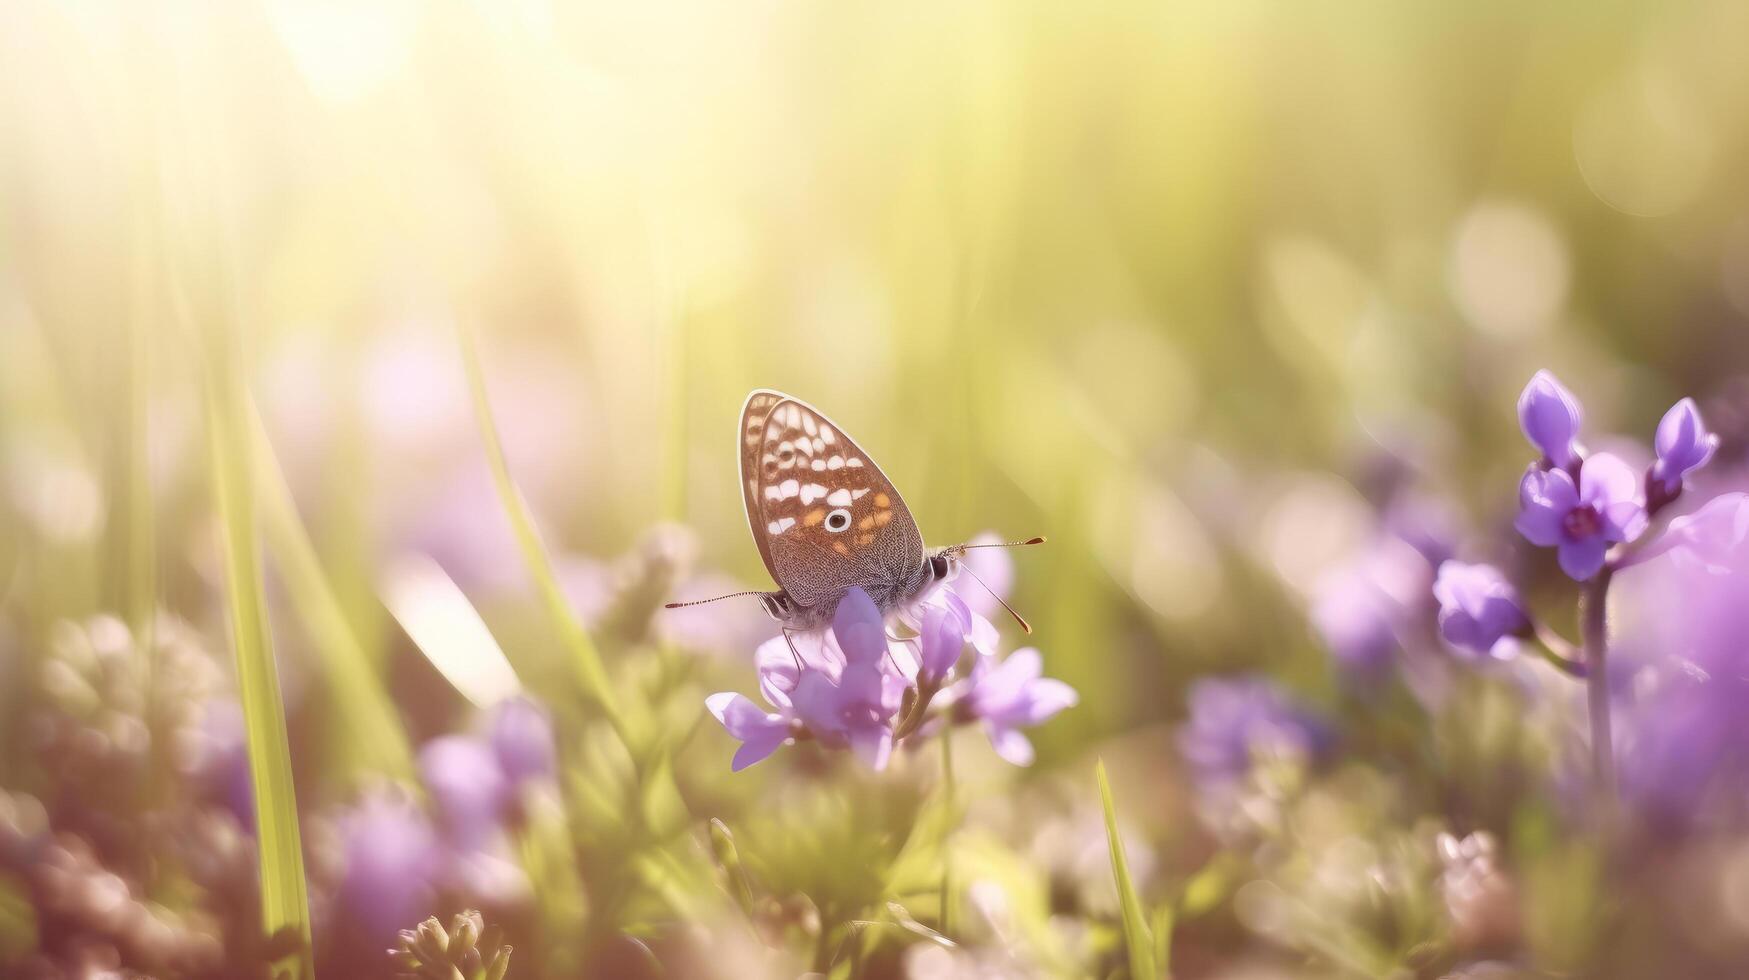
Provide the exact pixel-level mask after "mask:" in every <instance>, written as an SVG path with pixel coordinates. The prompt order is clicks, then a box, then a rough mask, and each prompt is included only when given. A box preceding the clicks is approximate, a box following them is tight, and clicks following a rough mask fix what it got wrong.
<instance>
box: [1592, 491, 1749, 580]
mask: <svg viewBox="0 0 1749 980" xmlns="http://www.w3.org/2000/svg"><path fill="white" fill-rule="evenodd" d="M1746 546H1749V493H1744V492H1743V491H1741V490H1737V491H1733V492H1731V493H1722V494H1719V495H1718V496H1717V497H1714V498H1713V499H1711V500H1709V501H1707V502H1706V503H1705V504H1703V505H1702V506H1701V508H1700V509H1699V510H1697V511H1695V512H1694V513H1692V514H1684V515H1683V516H1681V517H1678V518H1676V519H1675V520H1673V521H1671V522H1670V526H1669V527H1668V528H1665V529H1664V533H1663V534H1660V535H1658V537H1657V539H1656V540H1655V541H1653V542H1652V543H1651V546H1650V547H1648V548H1645V549H1643V550H1641V551H1640V552H1639V553H1638V554H1635V555H1630V556H1628V560H1627V561H1625V562H1624V563H1623V564H1624V566H1631V565H1638V564H1640V563H1641V562H1645V561H1650V560H1651V559H1653V558H1657V557H1658V556H1659V555H1663V554H1667V553H1668V554H1669V555H1670V556H1671V558H1672V559H1673V560H1674V561H1675V562H1676V563H1677V564H1679V565H1684V566H1693V567H1698V568H1701V569H1703V570H1705V571H1707V572H1709V573H1711V574H1714V575H1723V574H1727V573H1729V572H1730V571H1731V569H1732V568H1733V567H1734V566H1735V563H1736V562H1738V561H1740V560H1741V559H1742V556H1743V555H1744V554H1745V553H1749V552H1746V551H1745V550H1744V549H1745V547H1746Z"/></svg>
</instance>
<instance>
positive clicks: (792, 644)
mask: <svg viewBox="0 0 1749 980" xmlns="http://www.w3.org/2000/svg"><path fill="white" fill-rule="evenodd" d="M779 628H780V629H782V630H783V642H785V643H788V644H789V654H790V656H792V657H794V658H796V670H797V671H800V670H801V669H802V654H801V651H799V650H797V649H796V641H795V640H792V639H790V634H791V633H793V632H795V631H794V630H792V629H790V628H789V627H788V626H783V627H779Z"/></svg>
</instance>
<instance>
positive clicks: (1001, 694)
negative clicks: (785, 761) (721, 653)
mask: <svg viewBox="0 0 1749 980" xmlns="http://www.w3.org/2000/svg"><path fill="white" fill-rule="evenodd" d="M895 618H896V619H898V620H900V622H901V623H902V624H903V625H905V626H907V627H909V628H910V629H911V630H912V631H913V632H914V635H912V636H910V637H908V638H905V639H895V638H894V637H892V636H891V635H890V634H889V632H888V625H887V622H886V621H885V619H884V618H883V617H882V615H881V613H880V611H879V609H877V608H876V606H875V604H874V601H873V600H872V599H870V598H869V596H868V594H867V593H866V592H864V591H863V590H862V589H860V588H852V589H850V591H849V592H847V593H846V594H845V596H844V598H843V599H841V600H840V601H839V603H838V609H837V611H836V612H835V613H834V614H833V617H832V625H831V627H830V628H829V629H826V630H821V631H818V632H812V633H797V634H792V636H791V637H789V638H785V637H782V636H779V637H775V638H773V639H771V640H768V641H766V642H765V643H764V644H762V645H760V647H759V649H758V651H757V653H756V654H755V662H756V665H757V668H758V671H759V690H760V693H761V694H762V695H763V696H764V699H765V702H766V703H767V704H768V705H770V710H767V709H766V708H762V707H760V706H759V705H758V704H756V703H755V702H754V701H753V700H752V699H750V698H747V697H744V696H742V695H740V694H736V693H734V692H723V693H719V694H713V695H711V696H710V697H708V698H706V699H705V706H706V707H707V708H708V709H709V710H710V713H711V714H712V715H713V716H714V717H715V718H716V719H717V721H719V722H721V723H722V726H723V728H724V729H726V730H727V731H728V733H729V734H730V735H731V736H732V737H734V738H735V739H737V740H739V741H740V742H741V747H740V748H739V749H738V750H736V752H735V756H734V759H733V761H732V762H731V764H730V765H731V768H732V769H734V770H735V771H737V772H739V771H740V770H742V769H745V768H747V767H748V766H751V765H753V764H754V763H756V762H760V761H762V760H764V759H765V758H767V757H769V756H770V755H771V754H772V753H773V752H776V751H777V749H778V748H779V747H780V746H783V745H785V744H788V743H791V742H795V741H803V740H812V741H816V742H818V743H820V744H821V745H823V746H825V747H827V748H832V749H847V750H849V751H850V752H852V753H853V754H854V755H856V757H857V758H859V759H861V760H862V761H863V762H864V763H866V764H867V765H869V766H870V767H872V768H874V769H884V768H885V767H886V766H887V763H888V762H889V761H890V760H891V758H892V754H893V749H894V747H895V746H896V745H898V744H899V743H901V742H903V741H904V740H905V739H906V738H907V737H909V736H911V735H913V734H928V733H932V732H934V731H936V730H938V729H940V728H941V727H943V726H944V725H949V724H970V723H973V722H977V723H979V724H981V725H982V726H983V727H984V730H985V732H986V733H987V734H988V735H989V737H990V742H991V744H992V745H993V746H994V747H995V749H996V752H997V754H999V755H1000V756H1002V758H1004V759H1006V760H1008V761H1009V762H1012V763H1014V764H1015V765H1022V766H1024V765H1027V764H1029V763H1031V762H1032V759H1033V750H1032V743H1031V742H1030V741H1028V739H1027V738H1026V736H1025V735H1024V734H1022V733H1021V731H1020V730H1021V729H1022V728H1029V727H1032V726H1034V725H1038V724H1042V723H1043V722H1045V721H1046V720H1048V719H1049V718H1051V717H1052V716H1054V715H1055V714H1056V713H1057V712H1059V711H1061V710H1063V709H1064V708H1067V707H1069V706H1071V705H1073V704H1074V703H1075V701H1076V696H1075V692H1074V690H1073V689H1072V688H1070V687H1069V686H1068V685H1067V684H1064V683H1063V682H1062V681H1058V680H1054V679H1051V678H1047V677H1044V676H1042V660H1041V658H1040V655H1039V652H1038V651H1037V650H1034V649H1031V648H1026V649H1022V650H1016V651H1015V652H1013V653H1011V654H1009V655H1008V656H1007V657H1005V658H1004V657H1002V656H1000V655H999V653H998V649H997V647H998V642H999V638H998V634H997V630H996V628H995V626H993V625H992V624H991V623H990V622H989V620H987V619H985V618H984V617H983V615H981V614H980V613H978V612H975V611H973V609H972V607H971V606H970V605H969V604H968V603H967V602H966V600H965V599H964V598H963V597H962V596H961V595H960V594H959V593H958V592H956V591H955V590H954V588H953V586H952V584H951V583H950V584H948V585H946V586H943V587H940V588H937V589H935V590H934V591H932V592H931V593H930V594H929V595H927V596H925V597H924V598H923V599H922V600H920V601H919V602H918V603H916V604H915V605H914V606H913V607H912V608H910V609H908V610H905V611H904V612H902V613H900V614H899V615H898V616H896V617H895ZM792 642H793V644H794V646H793V648H792V646H791V644H792ZM968 647H969V648H970V651H971V653H970V656H971V666H970V669H969V670H968V671H967V672H966V673H965V674H964V675H963V676H962V675H961V674H960V673H959V665H960V662H961V660H962V659H964V658H965V657H966V655H967V648H968Z"/></svg>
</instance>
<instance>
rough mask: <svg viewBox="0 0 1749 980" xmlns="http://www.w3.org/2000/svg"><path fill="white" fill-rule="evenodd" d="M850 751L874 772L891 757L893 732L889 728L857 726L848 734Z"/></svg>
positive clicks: (878, 770) (884, 765)
mask: <svg viewBox="0 0 1749 980" xmlns="http://www.w3.org/2000/svg"><path fill="white" fill-rule="evenodd" d="M850 751H852V752H854V753H855V754H856V757H857V758H858V759H861V760H862V761H863V763H864V764H866V765H867V766H868V767H869V768H870V769H873V770H874V771H876V772H880V771H881V770H883V769H885V768H886V767H887V761H888V760H889V759H891V758H892V757H893V732H892V729H889V728H858V729H857V730H855V731H853V732H852V733H851V734H850Z"/></svg>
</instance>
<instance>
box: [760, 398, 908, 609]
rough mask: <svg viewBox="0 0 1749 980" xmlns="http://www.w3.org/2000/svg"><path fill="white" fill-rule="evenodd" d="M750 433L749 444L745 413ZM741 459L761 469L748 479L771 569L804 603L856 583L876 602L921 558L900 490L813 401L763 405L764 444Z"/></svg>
mask: <svg viewBox="0 0 1749 980" xmlns="http://www.w3.org/2000/svg"><path fill="white" fill-rule="evenodd" d="M773 394H776V393H775V392H755V393H754V397H755V398H757V397H758V396H761V395H773ZM748 404H749V407H751V406H752V405H753V404H754V399H753V398H750V399H749V400H748ZM742 433H743V439H744V442H743V446H747V445H749V442H750V440H751V436H752V430H751V428H750V427H749V426H748V424H747V413H746V412H743V428H742ZM742 459H743V466H744V467H746V469H744V470H743V473H744V474H754V475H752V476H744V479H743V487H744V488H745V489H746V490H747V492H748V494H749V497H748V515H749V517H752V515H753V514H754V513H755V510H754V508H755V507H757V508H758V509H757V514H758V519H757V520H756V521H755V522H754V526H753V537H754V538H755V539H758V540H759V541H760V544H759V550H760V554H761V555H763V556H765V565H766V567H767V568H768V569H770V570H771V575H772V577H773V578H774V579H776V580H777V584H778V585H781V586H782V587H783V589H784V591H786V592H788V593H789V594H790V597H791V598H793V599H794V600H795V601H796V602H798V603H800V604H801V605H803V606H808V607H813V606H817V605H819V604H821V603H823V602H836V601H837V600H838V599H839V598H840V597H842V596H843V595H844V592H845V591H846V590H847V589H849V588H850V587H851V586H853V585H859V586H862V588H863V589H864V590H866V591H867V592H868V593H869V595H871V596H873V597H874V598H875V600H876V602H877V603H878V602H881V601H882V600H883V598H890V597H891V596H892V595H894V594H895V593H896V592H897V590H898V589H899V587H900V586H901V585H902V584H903V583H905V582H907V581H908V580H909V579H910V578H911V577H912V576H914V575H915V573H916V571H917V569H918V568H920V567H921V566H922V564H923V536H922V534H921V533H920V532H919V531H918V530H917V522H916V521H915V520H914V519H913V518H912V516H911V511H910V509H908V508H907V507H906V506H905V502H904V500H903V499H902V498H901V497H900V496H899V491H898V490H897V489H895V488H894V487H893V484H892V482H891V481H889V480H888V479H887V477H886V474H884V473H882V472H881V469H880V467H878V466H876V465H875V462H874V460H873V459H871V458H869V455H868V454H867V453H865V452H863V451H862V448H861V447H860V446H858V445H857V444H856V443H855V442H853V441H852V440H851V439H850V437H849V436H847V435H845V434H844V430H843V429H841V428H839V427H838V425H837V424H836V423H834V422H832V421H831V420H830V419H828V418H826V416H824V415H822V414H821V413H820V412H818V411H816V410H815V409H814V408H813V407H812V406H810V405H808V404H806V403H805V402H802V401H798V400H797V399H794V398H790V397H787V396H779V397H778V400H777V401H776V402H774V403H773V404H771V405H770V406H769V407H766V408H765V419H764V423H763V426H762V431H761V433H760V438H759V445H758V447H757V448H756V450H754V451H752V452H751V453H747V454H744V455H743V457H742Z"/></svg>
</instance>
